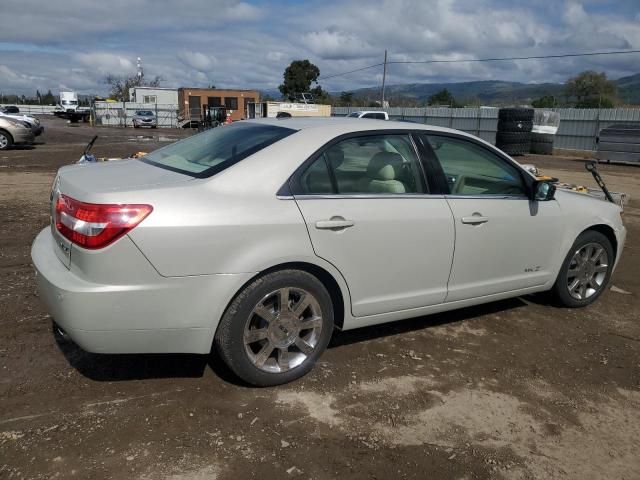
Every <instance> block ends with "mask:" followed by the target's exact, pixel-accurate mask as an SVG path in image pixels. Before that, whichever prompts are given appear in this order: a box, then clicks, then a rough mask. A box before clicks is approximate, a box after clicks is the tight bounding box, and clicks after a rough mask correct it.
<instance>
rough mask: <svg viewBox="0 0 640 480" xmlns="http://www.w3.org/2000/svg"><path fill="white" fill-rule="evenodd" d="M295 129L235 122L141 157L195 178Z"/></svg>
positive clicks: (254, 150) (222, 168) (217, 170)
mask: <svg viewBox="0 0 640 480" xmlns="http://www.w3.org/2000/svg"><path fill="white" fill-rule="evenodd" d="M295 132H296V130H292V129H290V128H284V127H276V126H273V125H260V124H256V123H249V122H240V123H234V124H232V125H226V126H223V127H217V128H213V129H211V130H207V131H206V132H202V133H200V134H197V135H194V136H193V137H189V138H186V139H184V140H182V141H180V142H176V143H173V144H171V145H168V146H166V147H164V148H161V149H159V150H156V151H155V152H152V153H150V154H148V155H145V156H144V157H142V158H141V159H140V160H141V161H143V162H145V163H149V164H151V165H156V166H158V167H161V168H166V169H168V170H173V171H174V172H179V173H184V174H187V175H191V176H193V177H199V178H204V177H210V176H212V175H215V174H216V173H218V172H221V171H222V170H224V169H225V168H228V167H230V166H231V165H233V164H235V163H238V162H239V161H241V160H243V159H245V158H247V157H248V156H250V155H253V154H254V153H256V152H259V151H260V150H262V149H263V148H266V147H268V146H269V145H271V144H273V143H275V142H277V141H279V140H281V139H283V138H285V137H287V136H289V135H291V134H292V133H295Z"/></svg>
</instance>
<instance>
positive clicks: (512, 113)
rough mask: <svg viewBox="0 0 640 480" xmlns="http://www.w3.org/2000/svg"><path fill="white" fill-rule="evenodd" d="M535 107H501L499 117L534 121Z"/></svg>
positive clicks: (510, 119) (508, 119)
mask: <svg viewBox="0 0 640 480" xmlns="http://www.w3.org/2000/svg"><path fill="white" fill-rule="evenodd" d="M533 113H534V112H533V108H501V109H500V110H498V119H500V120H507V121H516V122H518V121H523V120H524V121H527V120H529V121H533Z"/></svg>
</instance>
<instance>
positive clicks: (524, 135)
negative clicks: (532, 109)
mask: <svg viewBox="0 0 640 480" xmlns="http://www.w3.org/2000/svg"><path fill="white" fill-rule="evenodd" d="M529 142H531V133H529V132H498V133H496V145H497V144H501V145H504V144H507V143H529Z"/></svg>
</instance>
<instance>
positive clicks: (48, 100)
mask: <svg viewBox="0 0 640 480" xmlns="http://www.w3.org/2000/svg"><path fill="white" fill-rule="evenodd" d="M56 103H58V102H57V100H56V97H54V96H53V93H51V90H48V91H47V93H45V94H44V95H43V96H42V104H43V105H55V104H56Z"/></svg>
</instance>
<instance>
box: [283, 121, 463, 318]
mask: <svg viewBox="0 0 640 480" xmlns="http://www.w3.org/2000/svg"><path fill="white" fill-rule="evenodd" d="M290 188H291V189H292V192H293V193H294V197H295V200H296V202H297V204H298V206H299V208H300V211H301V212H302V215H303V216H304V219H305V222H306V225H307V229H308V231H309V236H310V238H311V243H312V245H313V249H314V251H315V253H316V255H318V256H319V257H321V258H323V259H325V260H327V261H329V262H330V263H332V264H333V265H334V266H335V267H336V268H337V269H338V270H339V271H340V272H341V274H342V275H343V277H344V278H345V280H346V282H347V285H348V287H349V293H350V295H351V302H352V314H353V315H354V316H356V317H361V316H367V315H375V314H380V313H387V312H394V311H399V310H407V309H411V308H417V307H422V306H426V305H433V304H438V303H442V302H443V301H444V299H445V297H446V293H447V280H448V277H449V271H450V268H451V262H452V258H453V244H454V227H453V218H452V215H451V211H450V210H449V207H448V205H447V203H446V200H445V199H444V196H442V195H429V190H428V186H427V182H425V177H424V173H423V169H422V165H421V163H420V161H419V158H418V155H417V153H416V149H415V145H414V142H413V138H412V136H411V134H410V133H408V132H402V131H396V132H393V133H375V132H374V133H372V132H369V133H365V134H355V135H352V136H347V137H344V138H340V139H338V140H336V141H334V142H332V143H331V144H329V145H327V146H326V147H325V148H324V149H323V150H322V151H321V152H319V153H318V154H316V155H315V156H314V157H313V158H311V159H310V160H309V161H308V162H307V163H306V164H305V165H304V166H303V168H302V169H301V170H300V171H299V172H298V174H297V175H296V176H294V178H293V179H292V182H291V183H290Z"/></svg>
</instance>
